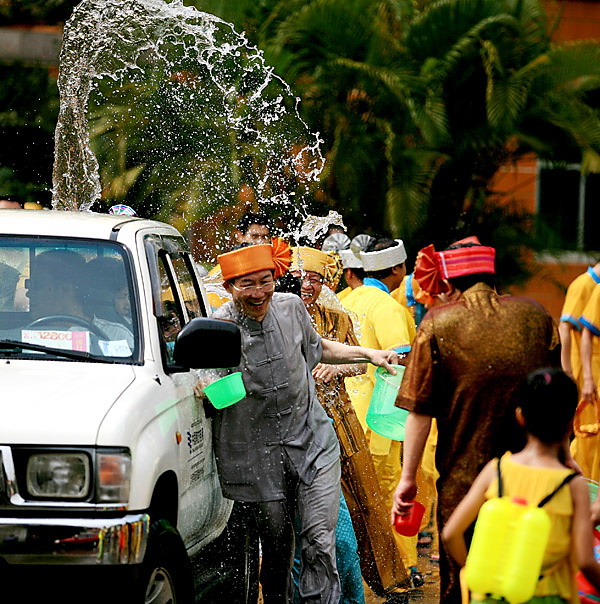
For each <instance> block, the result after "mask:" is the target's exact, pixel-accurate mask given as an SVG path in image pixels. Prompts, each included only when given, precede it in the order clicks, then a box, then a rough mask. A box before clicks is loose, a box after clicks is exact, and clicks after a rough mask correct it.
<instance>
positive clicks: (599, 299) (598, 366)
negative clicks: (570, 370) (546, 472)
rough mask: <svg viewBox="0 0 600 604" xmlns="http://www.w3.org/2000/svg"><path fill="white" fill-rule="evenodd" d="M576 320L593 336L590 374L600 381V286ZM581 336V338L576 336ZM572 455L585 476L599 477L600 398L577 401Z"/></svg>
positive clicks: (597, 381) (595, 478) (595, 288)
mask: <svg viewBox="0 0 600 604" xmlns="http://www.w3.org/2000/svg"><path fill="white" fill-rule="evenodd" d="M578 319H579V323H580V324H581V325H582V326H583V327H586V328H587V329H589V330H590V331H591V332H592V334H593V335H594V336H595V337H594V338H593V339H592V375H593V376H594V379H595V381H596V384H597V385H598V384H600V286H599V285H595V286H594V289H593V290H592V294H591V296H590V297H589V299H588V301H587V304H586V305H585V307H584V309H583V311H582V312H581V314H580V316H579V318H578ZM579 339H581V338H579ZM571 454H572V455H573V458H574V459H575V461H576V462H577V463H578V464H579V466H580V467H581V470H582V472H583V474H584V476H587V477H588V478H591V479H592V480H596V481H598V480H600V401H598V400H596V401H594V402H593V403H586V402H583V401H582V402H580V403H579V406H578V407H577V412H576V414H575V439H574V440H573V443H572V444H571Z"/></svg>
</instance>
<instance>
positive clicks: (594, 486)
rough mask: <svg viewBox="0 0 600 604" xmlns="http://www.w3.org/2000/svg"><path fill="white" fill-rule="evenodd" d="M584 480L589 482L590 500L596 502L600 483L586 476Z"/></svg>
mask: <svg viewBox="0 0 600 604" xmlns="http://www.w3.org/2000/svg"><path fill="white" fill-rule="evenodd" d="M584 480H585V482H586V483H587V486H588V490H589V492H590V502H591V503H594V501H596V498H597V497H598V483H597V482H596V481H595V480H591V479H590V478H584Z"/></svg>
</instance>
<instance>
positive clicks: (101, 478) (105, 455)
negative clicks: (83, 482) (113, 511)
mask: <svg viewBox="0 0 600 604" xmlns="http://www.w3.org/2000/svg"><path fill="white" fill-rule="evenodd" d="M130 479H131V455H130V454H129V452H125V451H111V452H100V451H98V452H97V454H96V498H97V500H98V503H119V502H122V503H127V501H129V482H130Z"/></svg>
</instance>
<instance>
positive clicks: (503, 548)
mask: <svg viewBox="0 0 600 604" xmlns="http://www.w3.org/2000/svg"><path fill="white" fill-rule="evenodd" d="M576 476H578V474H577V473H576V472H573V473H572V474H569V475H568V476H566V477H565V479H564V480H563V481H562V482H561V483H560V484H559V485H558V486H557V487H556V488H555V489H554V490H553V491H552V493H550V494H549V495H546V497H544V498H543V499H542V500H541V501H540V502H539V503H538V504H537V505H529V504H528V502H527V501H526V500H524V499H522V498H518V497H507V496H504V495H503V487H502V474H501V472H500V459H498V497H495V498H493V499H489V500H488V501H486V502H485V503H484V504H483V505H482V506H481V510H480V511H479V515H478V516H477V522H476V523H475V531H474V534H473V540H472V541H471V546H470V548H469V554H468V556H467V562H466V565H465V574H466V583H467V586H468V588H469V590H470V591H471V593H472V594H473V597H474V599H484V598H486V597H490V596H491V597H493V598H498V599H501V598H504V599H505V600H507V601H508V602H510V604H521V603H522V602H527V601H528V600H530V599H531V598H532V597H533V596H534V594H535V590H536V587H537V584H538V581H539V579H540V575H541V572H542V562H543V559H544V553H545V551H546V546H547V544H548V537H549V535H550V517H549V516H548V513H547V512H546V510H544V509H543V506H544V505H546V504H547V503H548V502H549V501H550V500H551V499H552V498H553V497H554V496H555V495H556V494H557V493H558V491H560V489H562V488H563V487H564V486H565V485H566V484H568V483H569V482H571V480H573V478H575V477H576Z"/></svg>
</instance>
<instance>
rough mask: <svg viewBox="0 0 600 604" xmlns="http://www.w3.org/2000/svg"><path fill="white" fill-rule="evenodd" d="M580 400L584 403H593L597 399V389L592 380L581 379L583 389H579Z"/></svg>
mask: <svg viewBox="0 0 600 604" xmlns="http://www.w3.org/2000/svg"><path fill="white" fill-rule="evenodd" d="M581 399H582V400H583V401H585V402H586V403H593V402H595V401H596V400H597V399H598V389H597V387H596V382H595V381H594V379H593V378H592V379H586V378H585V377H584V378H583V388H582V389H581Z"/></svg>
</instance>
